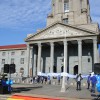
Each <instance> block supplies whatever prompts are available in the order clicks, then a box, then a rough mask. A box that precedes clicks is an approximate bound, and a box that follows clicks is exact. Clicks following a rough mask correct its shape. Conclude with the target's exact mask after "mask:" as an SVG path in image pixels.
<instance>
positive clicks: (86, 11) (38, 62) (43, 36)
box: [25, 0, 99, 75]
mask: <svg viewBox="0 0 100 100" xmlns="http://www.w3.org/2000/svg"><path fill="white" fill-rule="evenodd" d="M98 36H99V28H98V24H97V23H91V17H90V8H89V0H77V3H76V1H75V0H52V12H51V13H50V14H49V15H48V17H47V27H46V28H45V29H43V30H41V31H39V32H37V33H36V34H33V35H31V36H29V37H27V38H26V39H25V41H26V43H27V44H28V46H29V47H32V48H33V57H32V58H33V69H34V70H33V75H36V74H37V73H38V72H45V73H48V72H51V73H52V72H57V73H58V72H63V71H65V72H68V73H70V74H78V73H82V74H88V73H89V72H91V71H93V68H94V67H93V66H94V63H99V52H98V51H99V48H98ZM29 47H28V48H29ZM28 67H29V66H28Z"/></svg>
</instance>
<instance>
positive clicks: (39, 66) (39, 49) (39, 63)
mask: <svg viewBox="0 0 100 100" xmlns="http://www.w3.org/2000/svg"><path fill="white" fill-rule="evenodd" d="M38 72H41V43H38V65H37V74H38Z"/></svg>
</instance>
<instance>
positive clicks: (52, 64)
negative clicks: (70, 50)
mask: <svg viewBox="0 0 100 100" xmlns="http://www.w3.org/2000/svg"><path fill="white" fill-rule="evenodd" d="M50 46H51V50H50V57H51V58H50V59H51V66H50V73H52V72H53V66H54V43H53V42H51V43H50Z"/></svg>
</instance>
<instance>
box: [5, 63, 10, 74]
mask: <svg viewBox="0 0 100 100" xmlns="http://www.w3.org/2000/svg"><path fill="white" fill-rule="evenodd" d="M4 73H9V64H4Z"/></svg>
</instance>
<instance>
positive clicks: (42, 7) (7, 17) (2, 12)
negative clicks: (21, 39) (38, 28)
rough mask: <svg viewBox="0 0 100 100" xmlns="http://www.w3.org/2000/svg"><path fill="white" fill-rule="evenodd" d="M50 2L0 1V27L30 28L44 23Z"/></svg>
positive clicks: (49, 0) (30, 0)
mask: <svg viewBox="0 0 100 100" xmlns="http://www.w3.org/2000/svg"><path fill="white" fill-rule="evenodd" d="M50 6H51V0H0V27H23V28H25V27H26V28H28V27H32V25H33V24H37V23H40V22H45V21H46V17H47V14H48V13H49V12H50V10H51V9H50Z"/></svg>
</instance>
